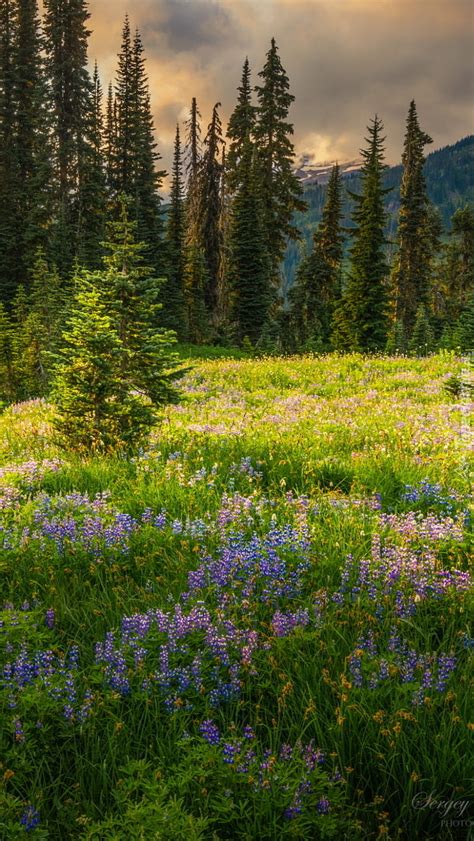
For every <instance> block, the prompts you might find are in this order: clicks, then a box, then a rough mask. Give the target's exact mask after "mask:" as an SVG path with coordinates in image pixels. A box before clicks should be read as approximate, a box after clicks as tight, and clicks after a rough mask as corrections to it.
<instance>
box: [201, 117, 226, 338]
mask: <svg viewBox="0 0 474 841" xmlns="http://www.w3.org/2000/svg"><path fill="white" fill-rule="evenodd" d="M220 105H221V103H220V102H217V103H216V105H214V108H213V109H212V118H211V122H210V123H209V126H208V130H207V134H206V137H205V139H204V154H203V158H202V163H201V167H200V178H199V181H200V184H199V205H198V207H199V216H200V225H201V242H202V247H203V252H204V261H205V266H206V284H205V288H204V302H205V305H206V309H207V313H208V317H209V319H210V320H211V322H212V323H214V324H215V323H216V320H217V310H218V288H219V268H220V260H221V248H222V241H221V228H220V219H221V210H222V208H221V196H222V193H221V177H222V163H221V151H222V146H223V139H222V123H221V119H220V116H219V108H220Z"/></svg>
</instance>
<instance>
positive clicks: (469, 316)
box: [458, 293, 474, 354]
mask: <svg viewBox="0 0 474 841" xmlns="http://www.w3.org/2000/svg"><path fill="white" fill-rule="evenodd" d="M458 329H459V340H460V344H461V348H462V350H463V351H464V352H466V353H467V352H469V353H471V354H472V353H474V293H471V295H470V296H469V298H468V300H467V302H466V306H465V308H464V310H463V312H462V313H461V315H460V317H459V322H458Z"/></svg>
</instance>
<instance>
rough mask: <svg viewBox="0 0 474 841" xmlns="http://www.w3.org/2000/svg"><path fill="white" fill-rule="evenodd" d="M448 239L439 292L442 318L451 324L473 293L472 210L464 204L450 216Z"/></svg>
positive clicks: (473, 212)
mask: <svg viewBox="0 0 474 841" xmlns="http://www.w3.org/2000/svg"><path fill="white" fill-rule="evenodd" d="M449 239H450V241H449V244H448V245H447V248H446V256H445V260H444V261H443V265H442V266H441V277H440V290H439V291H440V293H441V297H442V300H443V303H444V310H445V312H444V317H445V318H446V320H447V321H448V322H450V323H453V322H455V321H457V320H458V319H459V316H460V314H461V312H462V311H463V309H464V307H465V306H466V304H467V301H468V299H469V297H470V295H471V293H472V292H473V291H474V211H473V210H472V208H471V207H469V206H468V205H466V206H465V207H460V208H458V210H456V212H455V213H454V215H453V217H452V219H451V233H450V238H449Z"/></svg>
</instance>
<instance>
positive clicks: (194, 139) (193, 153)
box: [185, 96, 201, 195]
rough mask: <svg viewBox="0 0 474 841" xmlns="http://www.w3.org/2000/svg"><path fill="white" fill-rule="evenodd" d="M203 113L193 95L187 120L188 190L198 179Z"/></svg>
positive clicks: (188, 190)
mask: <svg viewBox="0 0 474 841" xmlns="http://www.w3.org/2000/svg"><path fill="white" fill-rule="evenodd" d="M200 120H201V114H200V112H199V108H198V105H197V101H196V97H195V96H193V99H192V102H191V111H190V114H189V119H188V120H187V121H186V155H185V157H186V177H187V192H188V195H189V192H190V188H191V186H192V184H193V183H195V182H196V181H197V178H198V174H199V165H200V162H201V123H200Z"/></svg>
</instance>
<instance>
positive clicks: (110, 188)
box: [104, 83, 117, 197]
mask: <svg viewBox="0 0 474 841" xmlns="http://www.w3.org/2000/svg"><path fill="white" fill-rule="evenodd" d="M116 154H117V104H116V102H115V98H114V89H113V85H112V83H110V84H109V88H108V91H107V105H106V111H105V125H104V155H105V173H106V185H107V194H108V196H109V197H112V196H113V195H114V194H115V193H116V191H117V164H116Z"/></svg>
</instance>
